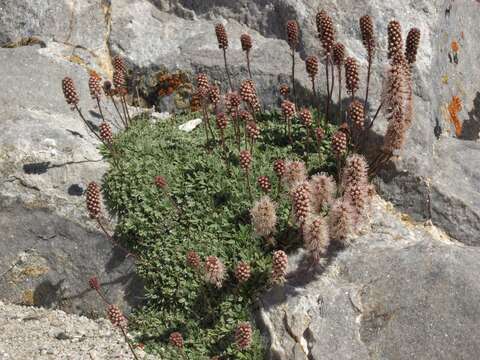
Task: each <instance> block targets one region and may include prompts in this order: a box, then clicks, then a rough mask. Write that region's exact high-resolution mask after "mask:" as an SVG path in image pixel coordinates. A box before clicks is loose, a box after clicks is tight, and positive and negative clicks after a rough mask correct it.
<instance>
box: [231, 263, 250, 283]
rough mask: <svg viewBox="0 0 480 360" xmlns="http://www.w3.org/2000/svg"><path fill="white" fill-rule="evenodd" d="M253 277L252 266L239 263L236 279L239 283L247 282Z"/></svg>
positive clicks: (236, 269)
mask: <svg viewBox="0 0 480 360" xmlns="http://www.w3.org/2000/svg"><path fill="white" fill-rule="evenodd" d="M250 276H251V269H250V265H248V263H246V262H243V261H241V262H239V263H238V265H237V267H236V268H235V278H236V279H237V281H238V282H239V283H244V282H247V281H248V279H250Z"/></svg>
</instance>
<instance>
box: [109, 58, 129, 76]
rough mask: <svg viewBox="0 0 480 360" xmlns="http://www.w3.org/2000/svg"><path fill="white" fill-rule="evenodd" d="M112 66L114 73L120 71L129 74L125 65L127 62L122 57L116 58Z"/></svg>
mask: <svg viewBox="0 0 480 360" xmlns="http://www.w3.org/2000/svg"><path fill="white" fill-rule="evenodd" d="M112 64H113V70H114V71H118V72H121V73H124V74H125V73H126V72H127V65H126V64H125V60H124V59H123V58H122V57H121V56H119V55H117V56H115V57H114V58H113V59H112Z"/></svg>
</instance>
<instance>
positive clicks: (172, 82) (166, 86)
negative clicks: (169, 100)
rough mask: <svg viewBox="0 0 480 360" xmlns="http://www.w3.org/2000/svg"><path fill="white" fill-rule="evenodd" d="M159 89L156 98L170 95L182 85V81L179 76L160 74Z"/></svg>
mask: <svg viewBox="0 0 480 360" xmlns="http://www.w3.org/2000/svg"><path fill="white" fill-rule="evenodd" d="M158 83H159V87H160V89H159V90H158V96H160V97H162V96H170V95H172V94H173V93H174V92H175V91H176V90H177V89H178V88H179V87H180V86H181V85H182V84H183V83H184V80H183V79H182V76H181V75H180V74H162V75H160V76H159V78H158Z"/></svg>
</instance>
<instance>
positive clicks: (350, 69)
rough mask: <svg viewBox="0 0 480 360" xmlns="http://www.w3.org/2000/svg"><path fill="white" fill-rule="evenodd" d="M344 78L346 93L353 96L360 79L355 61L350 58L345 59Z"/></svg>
mask: <svg viewBox="0 0 480 360" xmlns="http://www.w3.org/2000/svg"><path fill="white" fill-rule="evenodd" d="M345 78H346V79H345V81H346V88H347V92H348V93H349V94H355V92H356V91H357V90H358V88H359V82H360V78H359V76H358V65H357V61H356V60H355V59H354V58H352V57H348V58H346V59H345Z"/></svg>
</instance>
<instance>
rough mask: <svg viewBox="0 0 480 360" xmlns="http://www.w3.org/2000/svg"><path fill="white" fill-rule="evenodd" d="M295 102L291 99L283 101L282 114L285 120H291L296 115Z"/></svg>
mask: <svg viewBox="0 0 480 360" xmlns="http://www.w3.org/2000/svg"><path fill="white" fill-rule="evenodd" d="M295 112H296V110H295V104H294V103H293V102H291V101H289V100H283V101H282V114H283V117H284V118H285V120H290V119H292V118H293V117H294V116H295Z"/></svg>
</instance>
